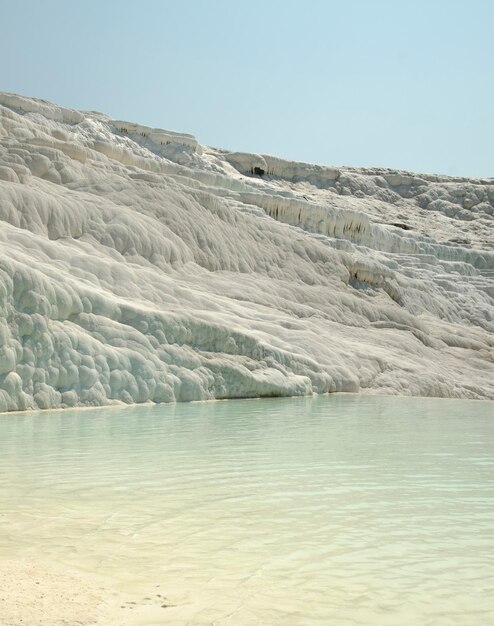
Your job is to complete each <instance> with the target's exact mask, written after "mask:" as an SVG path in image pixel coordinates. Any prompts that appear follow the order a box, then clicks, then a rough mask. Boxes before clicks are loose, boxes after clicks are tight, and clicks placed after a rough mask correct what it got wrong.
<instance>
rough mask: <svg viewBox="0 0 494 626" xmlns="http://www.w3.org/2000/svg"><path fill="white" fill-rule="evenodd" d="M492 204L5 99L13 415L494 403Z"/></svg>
mask: <svg viewBox="0 0 494 626" xmlns="http://www.w3.org/2000/svg"><path fill="white" fill-rule="evenodd" d="M124 124H126V126H125V132H124V131H122V128H124V126H123V125H124ZM146 133H147V135H146ZM163 138H165V139H163ZM163 141H164V143H163ZM168 141H169V143H166V142H168ZM170 146H171V147H170ZM261 166H262V168H263V170H264V173H263V174H262V175H260V174H254V173H253V168H254V167H261ZM264 166H265V169H264ZM493 202H494V185H493V184H492V181H490V180H487V181H486V180H463V179H458V180H456V179H454V180H453V179H448V178H447V177H434V176H429V177H428V176H420V177H419V176H416V175H412V174H408V173H403V172H392V171H388V170H355V169H349V168H328V167H322V166H311V165H308V164H297V163H291V162H288V161H284V160H282V159H276V158H274V157H268V156H266V155H262V156H261V155H246V154H243V153H226V152H225V151H220V150H214V149H211V148H204V149H203V148H201V147H200V146H199V144H198V143H197V141H196V140H195V139H194V138H193V137H192V136H190V135H185V134H180V133H173V132H171V131H161V130H160V129H148V128H147V127H144V126H140V125H138V124H130V123H127V122H125V123H124V122H118V121H112V120H110V119H109V118H107V117H106V116H104V115H102V114H96V113H81V112H78V111H72V110H69V109H63V108H62V107H57V106H55V105H52V104H50V103H46V102H43V101H38V100H35V99H30V98H23V97H20V96H14V95H11V94H1V95H0V411H11V410H19V409H21V410H22V409H31V408H33V409H34V408H58V407H69V406H87V405H95V406H96V405H104V404H110V403H118V402H125V403H133V402H146V401H154V402H169V401H188V400H202V399H213V398H233V397H252V396H271V395H302V394H311V393H324V392H333V391H352V392H354V391H365V392H372V393H393V394H396V393H398V394H415V395H436V396H449V397H469V398H479V399H485V398H489V399H494V334H493V331H494V300H493V299H494V253H493V250H492V241H493V239H492V225H493V217H492V216H493V210H492V209H493ZM451 207H453V208H451ZM467 214H468V219H467V218H466V217H465V215H467ZM458 225H460V227H458ZM455 237H456V238H457V239H459V241H458V242H455V241H453V239H455Z"/></svg>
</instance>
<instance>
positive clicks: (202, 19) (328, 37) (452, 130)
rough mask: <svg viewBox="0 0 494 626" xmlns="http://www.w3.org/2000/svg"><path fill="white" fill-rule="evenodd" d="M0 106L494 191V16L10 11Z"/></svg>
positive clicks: (418, 5) (209, 7)
mask: <svg viewBox="0 0 494 626" xmlns="http://www.w3.org/2000/svg"><path fill="white" fill-rule="evenodd" d="M0 9H1V13H0V15H1V21H2V28H1V36H0V53H1V59H2V62H1V64H0V90H2V91H12V92H16V93H20V94H23V95H30V96H36V97H40V98H45V99H47V100H51V101H54V102H56V103H58V104H63V105H65V106H70V107H75V108H81V109H93V110H99V111H104V112H105V113H109V114H110V115H112V116H113V117H115V118H123V119H128V120H132V121H136V122H140V123H143V124H149V125H153V126H159V127H162V128H168V129H171V130H178V131H183V132H190V133H193V134H194V135H196V137H197V139H198V140H199V141H200V142H201V143H205V144H209V145H213V146H218V147H223V148H228V149H231V150H243V151H249V152H264V153H270V154H276V155H278V156H283V157H286V158H290V159H294V160H305V161H310V162H317V163H325V164H334V165H353V166H386V167H395V168H402V169H410V170H414V171H419V172H437V173H446V174H454V175H468V176H488V177H492V176H494V0H465V1H459V0H427V1H425V0H414V1H408V0H340V1H339V2H334V1H333V0H297V1H296V2H295V1H292V0H244V1H239V0H173V1H171V0H139V1H137V0H78V1H75V0H17V1H16V2H14V1H10V0H0Z"/></svg>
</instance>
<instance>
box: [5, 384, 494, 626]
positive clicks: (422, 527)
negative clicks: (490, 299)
mask: <svg viewBox="0 0 494 626" xmlns="http://www.w3.org/2000/svg"><path fill="white" fill-rule="evenodd" d="M493 442H494V404H492V403H488V402H469V401H450V400H429V399H417V398H383V397H365V396H356V395H355V396H354V395H334V396H325V397H315V398H309V399H307V398H304V399H263V400H236V401H228V402H210V403H194V404H177V405H161V406H138V407H132V408H125V409H98V410H81V411H65V412H38V413H30V414H11V415H8V414H4V415H0V555H1V556H2V557H3V558H8V559H11V558H21V559H27V560H30V561H33V562H36V561H37V560H40V561H43V562H45V563H53V564H56V565H57V566H64V567H70V568H71V569H77V570H81V571H84V572H90V573H92V574H98V575H101V576H102V577H105V579H107V580H109V581H111V588H113V589H114V590H118V591H119V592H122V593H124V594H126V596H127V597H128V598H130V599H131V600H132V601H133V602H136V604H135V605H134V604H132V605H131V604H130V603H128V604H127V605H125V604H124V605H123V606H125V608H120V607H118V611H121V613H120V614H119V615H118V616H117V617H118V618H119V619H120V620H121V622H122V623H124V624H129V625H130V624H137V623H139V624H141V623H142V624H145V626H151V624H172V625H185V624H192V625H194V626H202V625H206V624H211V625H213V624H214V625H218V626H226V625H231V626H241V625H248V626H256V625H259V626H260V625H266V626H267V625H275V624H276V625H280V626H281V625H283V626H312V625H321V626H327V625H328V624H331V626H340V625H346V624H349V625H350V624H352V625H362V626H363V625H365V626H369V625H376V626H378V625H379V626H382V625H387V624H389V625H390V626H391V625H393V626H398V625H399V626H408V625H413V626H417V624H420V626H427V625H429V624H430V625H431V626H441V625H454V626H463V625H464V626H476V625H486V624H492V623H494V443H493ZM158 585H159V587H158ZM157 590H159V591H160V592H161V593H160V594H159V595H158V593H157ZM165 596H166V600H163V598H165ZM156 602H158V604H157V605H156V606H157V607H158V608H159V611H161V612H159V611H158V610H156V611H155V612H154V613H152V612H149V613H147V615H148V617H147V618H145V620H144V621H139V619H141V620H142V618H140V617H139V615H141V613H139V607H142V606H144V605H146V603H147V604H152V603H154V604H156ZM161 602H163V603H164V604H165V605H166V607H162V606H161V604H159V603H161ZM151 615H153V616H154V617H150V616H151ZM146 620H147V621H146Z"/></svg>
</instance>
